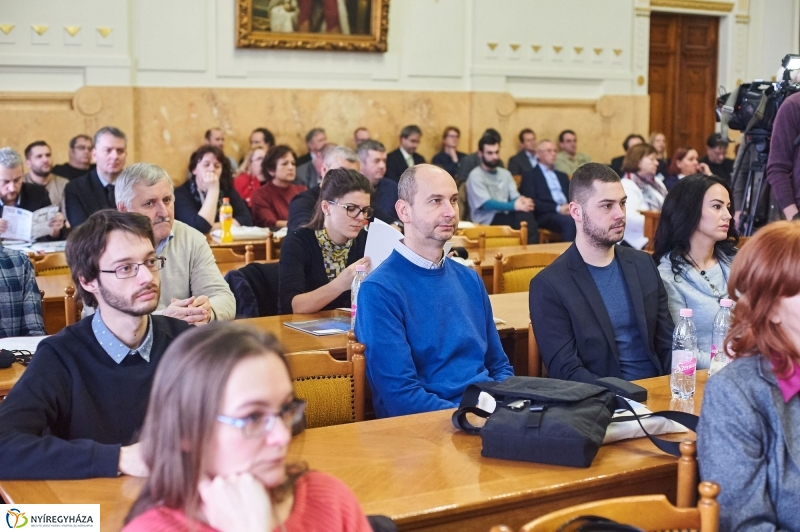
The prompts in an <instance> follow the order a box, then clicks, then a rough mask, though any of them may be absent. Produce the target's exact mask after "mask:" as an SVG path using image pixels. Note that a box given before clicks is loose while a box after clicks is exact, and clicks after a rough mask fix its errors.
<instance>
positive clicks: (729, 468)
mask: <svg viewBox="0 0 800 532" xmlns="http://www.w3.org/2000/svg"><path fill="white" fill-rule="evenodd" d="M798 264H800V223H797V222H776V223H773V224H770V225H768V226H766V227H764V228H763V229H761V230H760V231H759V232H758V233H756V235H755V236H754V237H753V238H752V240H750V241H749V242H748V243H747V245H745V246H743V247H742V250H741V251H740V252H739V253H738V254H737V256H736V260H734V262H733V267H732V268H731V276H730V280H729V282H728V293H729V294H730V297H731V298H732V299H733V300H734V301H735V302H736V306H735V307H734V309H733V320H732V323H731V328H730V331H729V332H728V336H727V337H726V338H725V349H726V351H727V354H728V355H729V356H730V357H731V358H733V359H734V360H733V362H731V363H730V364H728V365H727V366H726V367H725V368H723V369H722V370H721V371H720V372H719V373H717V374H716V375H714V376H713V377H711V378H710V379H709V381H708V383H707V384H706V387H705V391H704V397H703V414H702V416H700V424H699V426H698V430H697V450H698V459H699V460H698V461H699V463H700V477H701V478H702V480H710V481H712V482H716V483H717V484H719V485H720V487H721V488H722V489H721V491H720V495H719V498H718V499H717V500H718V502H719V504H720V521H719V529H720V530H731V531H734V530H765V531H766V530H798V523H800V505H798V504H797V501H798V496H797V494H798V493H800V432H799V430H800V395H798V394H800V368H799V367H798V366H800V275H798Z"/></svg>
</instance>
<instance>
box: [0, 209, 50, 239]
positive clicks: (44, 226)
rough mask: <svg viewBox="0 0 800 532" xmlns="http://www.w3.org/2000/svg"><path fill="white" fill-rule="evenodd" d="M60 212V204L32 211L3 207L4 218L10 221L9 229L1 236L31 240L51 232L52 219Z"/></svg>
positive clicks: (0, 236)
mask: <svg viewBox="0 0 800 532" xmlns="http://www.w3.org/2000/svg"><path fill="white" fill-rule="evenodd" d="M56 213H58V205H50V206H49V207H43V208H41V209H39V210H38V211H36V212H31V211H28V210H25V209H19V208H17V207H3V220H7V221H8V229H7V230H6V232H5V233H3V234H1V235H0V238H12V239H15V240H25V241H28V242H31V241H33V240H36V239H37V238H41V237H43V236H46V235H49V234H50V226H49V225H48V224H49V223H50V221H51V220H52V219H53V218H55V216H56Z"/></svg>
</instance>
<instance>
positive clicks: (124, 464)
mask: <svg viewBox="0 0 800 532" xmlns="http://www.w3.org/2000/svg"><path fill="white" fill-rule="evenodd" d="M141 445H142V444H141V443H134V444H133V445H128V446H126V447H122V448H120V450H119V465H118V466H117V468H118V469H119V472H120V473H122V474H123V475H131V476H134V477H146V476H148V475H149V474H150V469H149V468H148V467H147V464H145V463H144V459H143V458H142V447H141Z"/></svg>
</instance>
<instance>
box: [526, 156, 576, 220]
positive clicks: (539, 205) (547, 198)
mask: <svg viewBox="0 0 800 532" xmlns="http://www.w3.org/2000/svg"><path fill="white" fill-rule="evenodd" d="M553 171H554V172H555V173H556V177H558V182H559V183H560V184H561V190H562V191H563V192H564V196H565V197H566V198H567V200H569V176H567V174H565V173H564V172H559V171H558V170H555V169H554V170H553ZM519 193H520V194H522V195H523V196H525V197H527V198H531V199H532V200H533V202H534V203H535V204H536V208H535V209H534V210H533V214H535V215H536V217H537V218H538V217H539V216H540V215H542V214H548V213H551V212H556V202H555V200H553V194H552V193H551V192H550V187H548V186H547V179H545V178H544V173H543V172H542V169H541V168H539V165H538V164H537V165H536V166H535V167H533V168H532V169H531V170H528V171H526V172H525V173H524V174H522V179H521V180H520V182H519Z"/></svg>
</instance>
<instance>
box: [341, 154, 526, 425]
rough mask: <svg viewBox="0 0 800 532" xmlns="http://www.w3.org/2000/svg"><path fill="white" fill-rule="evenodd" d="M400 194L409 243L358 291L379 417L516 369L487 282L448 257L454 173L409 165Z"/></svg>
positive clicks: (454, 212) (454, 217) (429, 403)
mask: <svg viewBox="0 0 800 532" xmlns="http://www.w3.org/2000/svg"><path fill="white" fill-rule="evenodd" d="M398 195H399V198H400V199H399V200H398V201H397V214H398V216H399V217H400V220H401V221H402V222H403V224H404V226H405V236H404V239H403V242H402V244H400V245H398V246H397V248H395V250H394V251H393V252H392V254H391V255H390V256H389V258H388V259H386V260H385V261H384V262H383V263H382V264H381V265H380V267H379V268H377V269H376V270H375V271H374V272H372V273H370V274H369V276H367V278H366V280H365V281H364V283H363V284H362V285H361V289H360V291H359V293H358V318H357V319H356V336H357V337H358V339H359V341H361V342H363V343H364V345H366V347H367V351H366V359H367V378H368V379H369V384H370V387H371V389H372V400H373V404H374V406H375V414H376V415H377V416H378V417H390V416H400V415H405V414H414V413H418V412H429V411H432V410H442V409H445V408H454V407H456V406H458V403H459V401H460V400H461V395H462V394H463V393H464V390H465V389H466V388H467V386H469V385H470V384H473V383H476V382H484V381H489V380H498V381H502V380H505V379H507V378H508V377H510V376H512V375H513V374H514V372H513V370H512V368H511V365H510V364H509V363H508V357H507V356H506V354H505V353H504V352H503V346H502V345H501V344H500V336H499V335H498V334H497V328H496V327H495V324H494V320H493V318H492V307H491V304H490V303H489V297H488V296H487V294H486V289H485V288H484V286H483V281H482V280H481V279H480V277H478V274H477V273H475V272H474V271H473V270H472V269H470V268H467V267H466V266H463V265H461V264H458V263H456V262H454V261H451V260H447V259H446V257H445V256H444V243H445V242H447V241H448V240H449V239H450V238H451V237H452V236H453V232H454V231H455V229H456V226H457V225H458V189H457V188H456V183H455V181H453V178H452V177H451V176H450V174H448V173H447V172H445V171H444V170H442V169H441V168H439V167H437V166H433V165H429V164H421V165H417V166H412V167H410V168H409V169H407V170H406V171H404V172H403V174H402V176H401V177H400V184H399V187H398Z"/></svg>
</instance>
